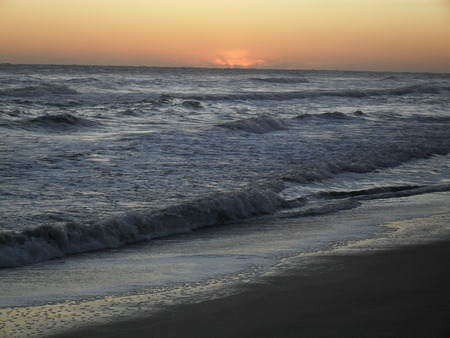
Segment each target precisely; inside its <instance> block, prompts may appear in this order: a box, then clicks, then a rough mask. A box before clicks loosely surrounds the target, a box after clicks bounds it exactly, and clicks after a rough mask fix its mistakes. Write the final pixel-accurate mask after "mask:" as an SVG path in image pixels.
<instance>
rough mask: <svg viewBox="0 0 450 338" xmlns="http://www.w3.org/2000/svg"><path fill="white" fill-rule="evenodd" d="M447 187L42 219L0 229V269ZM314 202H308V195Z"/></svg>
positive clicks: (235, 196) (245, 196)
mask: <svg viewBox="0 0 450 338" xmlns="http://www.w3.org/2000/svg"><path fill="white" fill-rule="evenodd" d="M446 191H450V184H441V185H431V186H398V187H396V186H391V187H380V188H374V189H366V190H355V191H329V192H326V191H324V192H321V193H318V194H316V196H318V197H319V198H320V200H317V199H315V198H314V196H309V197H305V196H303V197H300V198H297V199H295V200H290V201H287V200H285V199H283V198H282V197H280V195H278V194H277V193H276V192H275V191H274V190H270V189H256V188H254V189H249V190H242V191H237V192H234V193H228V194H218V195H215V196H210V197H208V198H204V199H200V200H193V201H190V202H187V203H185V204H181V205H176V206H172V207H169V208H166V209H163V210H160V211H156V212H152V213H148V214H145V213H129V214H124V215H120V216H116V217H112V218H109V219H106V220H103V221H100V222H97V223H93V224H82V223H77V222H69V223H58V224H45V225H41V226H39V227H37V228H33V229H26V230H24V231H23V232H21V233H16V232H14V231H9V232H3V233H0V268H11V267H17V266H23V265H27V264H32V263H36V262H40V261H43V260H48V259H52V258H59V257H64V256H67V255H70V254H77V253H83V252H89V251H95V250H103V249H112V248H119V247H122V246H124V245H126V244H131V243H137V242H142V241H146V240H151V239H155V238H161V237H165V236H170V235H175V234H181V233H186V232H191V231H193V230H195V229H199V228H204V227H210V226H215V225H224V224H228V223H232V222H235V221H240V220H241V221H242V220H247V219H250V218H252V217H255V216H262V215H276V217H300V216H309V215H321V214H327V213H332V212H337V211H340V210H345V209H351V208H355V207H358V206H359V205H360V203H361V202H360V201H361V200H365V199H379V198H394V197H406V196H413V195H418V194H425V193H432V192H446ZM311 197H312V198H313V200H314V202H311V203H310V200H309V199H310V198H311Z"/></svg>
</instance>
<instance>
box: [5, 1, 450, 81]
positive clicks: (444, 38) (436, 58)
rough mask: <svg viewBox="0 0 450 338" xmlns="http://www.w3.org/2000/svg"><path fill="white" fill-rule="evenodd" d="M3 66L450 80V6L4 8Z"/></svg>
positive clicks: (74, 4) (16, 4) (8, 4)
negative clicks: (420, 75) (323, 72)
mask: <svg viewBox="0 0 450 338" xmlns="http://www.w3.org/2000/svg"><path fill="white" fill-rule="evenodd" d="M0 62H11V63H63V64H114V65H149V66H206V67H238V66H241V67H264V68H298V69H355V70H398V71H436V72H450V0H0Z"/></svg>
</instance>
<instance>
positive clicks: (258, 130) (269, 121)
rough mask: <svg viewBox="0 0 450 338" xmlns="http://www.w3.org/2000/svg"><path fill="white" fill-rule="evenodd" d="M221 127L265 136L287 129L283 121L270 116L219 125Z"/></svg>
mask: <svg viewBox="0 0 450 338" xmlns="http://www.w3.org/2000/svg"><path fill="white" fill-rule="evenodd" d="M219 127H222V128H227V129H231V130H235V131H245V132H247V133H254V134H265V133H269V132H271V131H275V130H283V129H286V126H285V124H284V122H283V121H282V120H281V119H277V118H274V117H272V116H269V115H259V116H257V117H252V118H248V119H243V120H238V121H232V122H226V123H222V124H219Z"/></svg>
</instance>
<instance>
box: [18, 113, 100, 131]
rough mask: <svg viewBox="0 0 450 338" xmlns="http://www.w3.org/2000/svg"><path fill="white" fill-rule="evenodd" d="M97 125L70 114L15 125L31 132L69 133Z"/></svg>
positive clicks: (49, 116)
mask: <svg viewBox="0 0 450 338" xmlns="http://www.w3.org/2000/svg"><path fill="white" fill-rule="evenodd" d="M97 125H99V122H96V121H93V120H90V119H87V118H83V117H77V116H75V115H73V114H70V113H60V114H44V115H40V116H37V117H34V118H28V119H25V120H22V121H18V122H15V123H14V124H13V126H14V127H19V128H23V129H31V130H34V129H43V130H45V131H47V132H49V131H50V132H58V131H67V130H70V129H79V128H83V127H93V126H97Z"/></svg>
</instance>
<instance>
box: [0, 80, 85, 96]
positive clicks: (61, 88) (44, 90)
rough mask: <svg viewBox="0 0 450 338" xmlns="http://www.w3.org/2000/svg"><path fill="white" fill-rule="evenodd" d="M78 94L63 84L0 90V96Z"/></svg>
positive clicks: (45, 84)
mask: <svg viewBox="0 0 450 338" xmlns="http://www.w3.org/2000/svg"><path fill="white" fill-rule="evenodd" d="M74 94H79V92H78V91H76V90H75V89H73V88H70V87H69V86H66V85H63V84H51V83H44V84H41V85H38V86H26V87H19V88H10V89H4V90H0V96H17V97H24V96H25V97H28V96H45V95H74Z"/></svg>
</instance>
